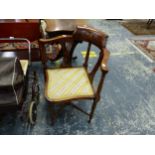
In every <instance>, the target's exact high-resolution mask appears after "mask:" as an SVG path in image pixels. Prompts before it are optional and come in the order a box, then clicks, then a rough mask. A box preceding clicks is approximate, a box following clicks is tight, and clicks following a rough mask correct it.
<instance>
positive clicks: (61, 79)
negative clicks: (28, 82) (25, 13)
mask: <svg viewBox="0 0 155 155" xmlns="http://www.w3.org/2000/svg"><path fill="white" fill-rule="evenodd" d="M106 41H107V35H106V34H105V33H103V32H101V31H99V30H96V29H93V28H90V27H86V26H84V27H82V26H77V28H76V30H75V32H74V33H73V35H60V36H58V37H54V38H50V39H40V40H39V47H40V55H41V60H42V64H43V72H44V79H45V86H44V92H45V98H46V100H47V101H48V103H49V105H50V107H51V113H52V123H54V120H55V118H56V116H57V115H58V113H60V111H62V108H63V107H64V106H65V105H72V106H73V107H74V108H76V109H78V110H80V111H81V112H83V113H85V114H86V115H88V116H89V123H90V122H91V120H92V118H93V115H94V112H95V109H96V106H97V103H98V102H99V100H100V93H101V90H102V86H103V83H104V78H105V76H106V74H107V73H108V67H107V62H108V59H109V51H108V50H107V49H106ZM83 42H85V43H86V44H88V47H86V49H84V51H85V50H86V53H85V57H84V63H83V64H82V65H81V64H80V65H79V64H78V66H76V65H77V64H74V65H72V61H71V60H72V55H73V52H74V51H76V48H75V47H76V45H78V44H81V43H83ZM54 44H60V45H61V47H62V51H63V62H62V65H61V67H60V68H51V66H50V65H49V61H48V60H50V59H49V57H48V55H47V51H46V47H47V45H54ZM68 44H70V45H71V48H67V45H68ZM91 46H95V47H96V48H97V50H96V52H98V54H97V55H98V57H97V58H96V60H97V61H96V62H95V64H94V65H92V68H91V69H90V68H89V64H88V63H89V57H90V51H91ZM83 48H85V46H84V47H83ZM81 62H83V61H81ZM99 69H100V70H99ZM98 70H99V71H100V72H101V74H100V79H99V82H98V85H97V88H96V89H93V81H94V77H95V75H96V72H97V71H98ZM95 82H96V81H95ZM83 99H84V100H86V99H87V100H92V101H93V102H92V106H91V110H90V112H89V113H88V112H86V111H85V110H83V109H82V108H81V107H79V106H77V104H76V105H75V104H74V103H73V102H74V101H75V100H76V101H80V100H83ZM82 103H83V104H85V102H82ZM56 105H57V106H61V107H60V108H59V109H55V106H56Z"/></svg>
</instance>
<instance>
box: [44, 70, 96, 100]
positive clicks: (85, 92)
mask: <svg viewBox="0 0 155 155" xmlns="http://www.w3.org/2000/svg"><path fill="white" fill-rule="evenodd" d="M46 75H47V77H48V80H47V82H46V88H45V96H46V97H47V99H48V100H49V101H63V100H69V99H74V98H87V97H88V98H89V97H90V98H93V97H94V91H93V88H92V86H91V83H90V81H89V79H88V75H87V73H86V71H85V69H84V68H65V69H47V70H46Z"/></svg>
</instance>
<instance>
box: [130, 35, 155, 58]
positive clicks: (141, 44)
mask: <svg viewBox="0 0 155 155" xmlns="http://www.w3.org/2000/svg"><path fill="white" fill-rule="evenodd" d="M130 41H131V43H132V44H133V45H135V46H136V47H137V48H139V50H140V51H142V52H144V54H145V55H146V56H148V57H149V58H150V59H151V60H155V38H154V37H138V38H136V37H134V38H133V39H130Z"/></svg>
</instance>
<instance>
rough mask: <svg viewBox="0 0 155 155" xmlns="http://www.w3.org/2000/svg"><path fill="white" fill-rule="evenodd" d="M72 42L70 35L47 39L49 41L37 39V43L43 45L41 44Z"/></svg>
mask: <svg viewBox="0 0 155 155" xmlns="http://www.w3.org/2000/svg"><path fill="white" fill-rule="evenodd" d="M72 40H73V38H72V35H61V36H57V37H53V38H49V39H45V38H41V39H39V42H40V43H43V44H46V43H51V44H54V43H60V42H63V41H65V42H66V41H72Z"/></svg>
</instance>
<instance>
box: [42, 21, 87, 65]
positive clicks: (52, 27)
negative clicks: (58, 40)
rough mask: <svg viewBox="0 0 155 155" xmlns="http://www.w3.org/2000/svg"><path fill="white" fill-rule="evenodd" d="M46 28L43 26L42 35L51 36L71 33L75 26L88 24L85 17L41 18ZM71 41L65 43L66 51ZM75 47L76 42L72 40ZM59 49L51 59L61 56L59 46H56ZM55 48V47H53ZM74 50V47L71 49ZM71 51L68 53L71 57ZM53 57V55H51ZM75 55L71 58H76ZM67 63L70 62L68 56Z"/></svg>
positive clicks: (61, 52) (69, 48) (69, 49)
mask: <svg viewBox="0 0 155 155" xmlns="http://www.w3.org/2000/svg"><path fill="white" fill-rule="evenodd" d="M42 21H43V22H44V23H45V25H46V28H43V29H45V30H42V31H44V32H46V35H44V38H53V37H56V36H60V35H71V34H73V32H74V31H75V29H76V26H86V25H88V23H87V20H85V19H43V20H42ZM71 47H72V48H73V46H72V43H71V42H70V43H68V44H67V49H68V51H71ZM75 47H76V43H75V42H74V48H75ZM57 49H58V50H59V51H57V56H55V57H54V58H53V59H51V60H52V61H55V60H58V59H60V58H62V57H63V51H62V50H61V47H60V46H59V48H57ZM55 50H56V49H55ZM72 51H74V49H73V50H72ZM72 54H73V53H72V52H71V53H70V57H72ZM51 57H53V56H51ZM76 58H77V57H76V56H75V57H72V59H76ZM68 61H69V62H68V64H71V61H72V60H71V59H69V58H68Z"/></svg>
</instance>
